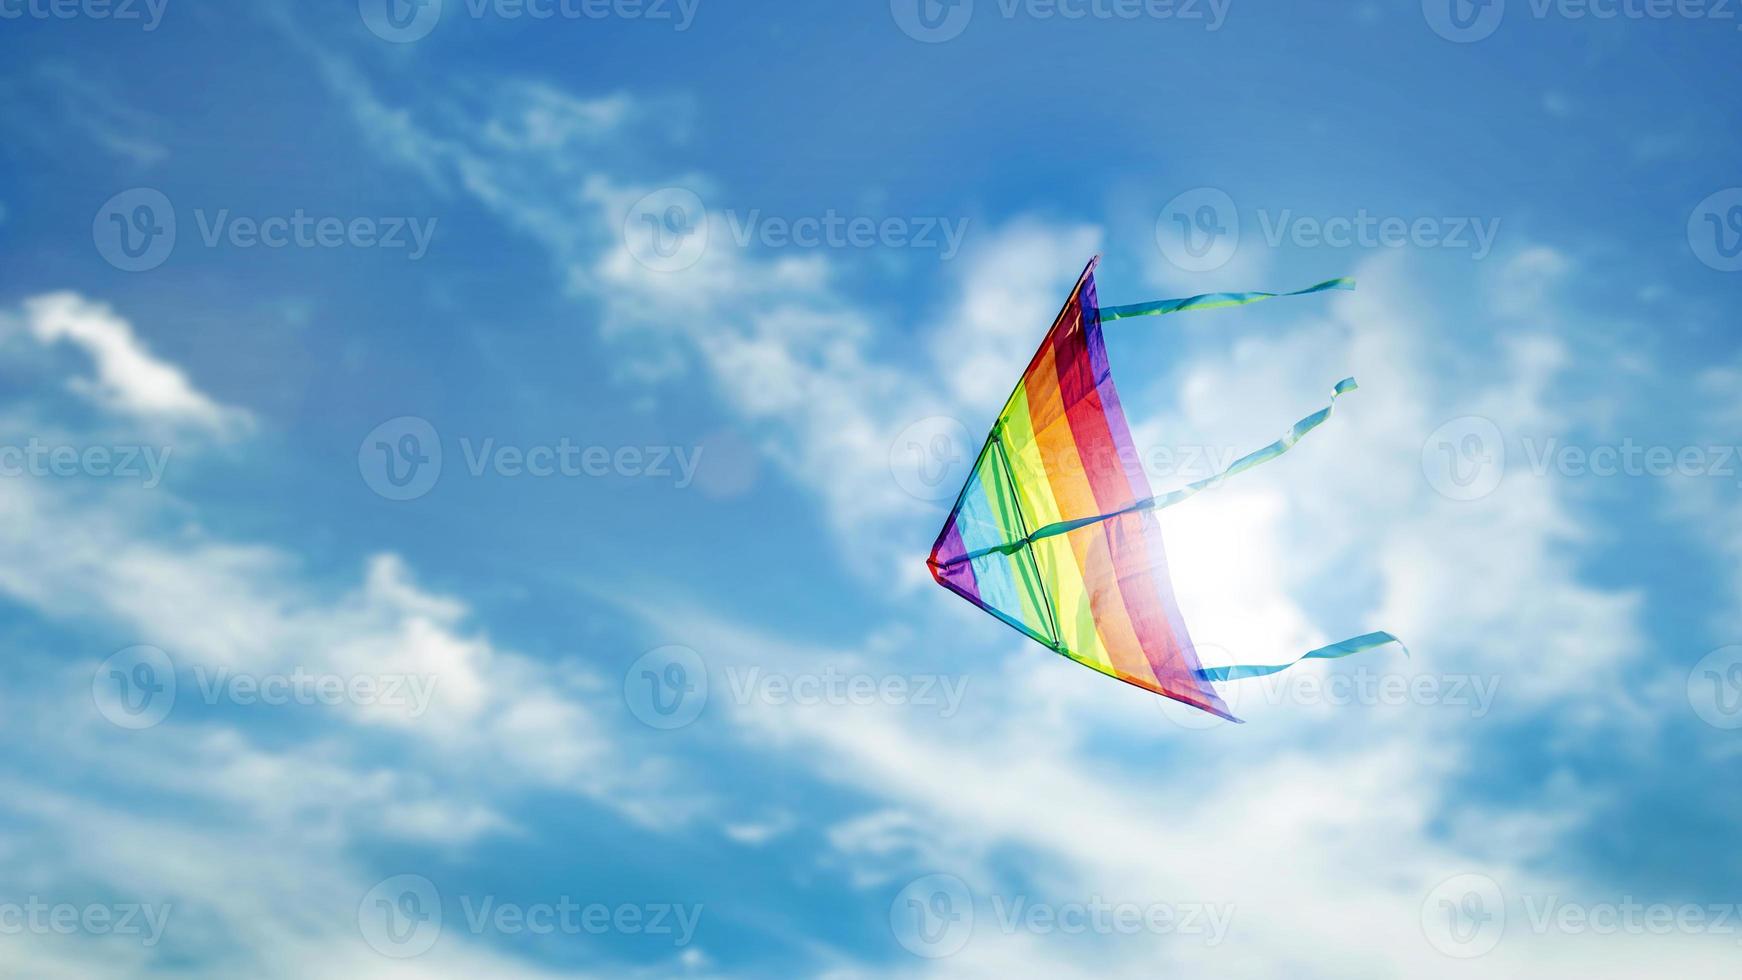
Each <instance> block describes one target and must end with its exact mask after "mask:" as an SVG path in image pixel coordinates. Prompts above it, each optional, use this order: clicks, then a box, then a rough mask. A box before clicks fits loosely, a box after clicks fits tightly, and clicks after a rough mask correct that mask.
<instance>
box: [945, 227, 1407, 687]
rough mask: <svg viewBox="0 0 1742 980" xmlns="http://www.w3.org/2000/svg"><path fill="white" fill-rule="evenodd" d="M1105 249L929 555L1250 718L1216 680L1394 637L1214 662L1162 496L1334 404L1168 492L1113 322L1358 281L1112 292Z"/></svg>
mask: <svg viewBox="0 0 1742 980" xmlns="http://www.w3.org/2000/svg"><path fill="white" fill-rule="evenodd" d="M1099 261H1100V259H1099V258H1098V257H1097V258H1096V259H1093V260H1091V261H1090V262H1089V265H1088V268H1086V269H1084V270H1083V274H1082V276H1081V277H1080V278H1079V279H1078V280H1077V285H1076V288H1074V289H1072V290H1071V295H1070V299H1069V300H1067V301H1066V302H1065V306H1064V309H1063V310H1061V311H1060V312H1059V315H1058V318H1057V319H1056V320H1055V321H1054V322H1053V326H1052V330H1051V331H1049V332H1048V334H1047V336H1046V339H1045V340H1044V341H1043V342H1042V343H1041V345H1040V350H1038V351H1036V352H1035V355H1034V359H1033V360H1032V361H1030V362H1029V365H1028V369H1027V371H1025V372H1024V373H1023V376H1022V379H1021V381H1020V382H1018V384H1017V385H1016V390H1015V391H1014V392H1012V393H1011V395H1010V399H1009V401H1007V402H1006V403H1005V405H1004V409H1003V411H1001V412H999V413H998V420H997V422H996V423H994V424H993V426H992V431H991V432H990V433H989V434H988V435H987V437H986V444H985V446H984V447H982V448H981V450H980V454H979V456H978V458H977V459H976V460H975V463H974V469H973V471H972V472H971V473H970V474H969V475H968V482H967V483H966V484H965V485H964V486H963V487H962V492H961V494H960V495H959V496H958V497H957V498H956V504H955V506H954V507H953V508H952V509H951V511H950V516H949V520H947V521H946V522H945V523H944V528H943V531H942V532H941V533H940V534H939V535H938V539H937V543H936V544H934V545H933V546H932V552H931V557H930V558H929V559H927V565H928V567H930V569H931V572H932V577H933V578H935V579H936V580H937V582H938V584H940V585H942V586H944V587H945V588H947V589H949V590H950V591H952V592H955V593H956V594H957V595H960V596H961V597H962V598H964V599H967V600H968V601H969V602H972V603H973V604H975V605H976V606H979V607H980V608H981V609H984V610H985V611H986V612H988V613H990V614H992V615H993V616H995V617H997V618H998V619H1000V620H1003V621H1004V622H1005V623H1007V624H1009V625H1010V626H1012V627H1014V628H1016V629H1017V630H1019V631H1021V632H1022V633H1023V634H1024V635H1026V636H1028V637H1029V638H1030V639H1033V640H1034V641H1035V642H1037V643H1040V644H1042V645H1044V646H1046V647H1047V648H1048V649H1051V650H1053V651H1055V652H1057V653H1059V654H1062V655H1064V656H1066V657H1069V658H1070V659H1072V660H1075V661H1077V662H1078V663H1080V664H1083V665H1085V666H1087V667H1092V668H1094V669H1095V670H1098V671H1100V672H1101V673H1103V674H1107V675H1109V676H1111V677H1117V678H1118V679H1120V680H1122V681H1125V682H1126V683H1129V684H1135V685H1136V686H1138V687H1141V688H1144V689H1145V690H1149V691H1153V692H1155V693H1157V694H1161V695H1165V696H1167V697H1170V698H1173V699H1174V700H1177V701H1181V702H1184V703H1186V704H1189V705H1192V706H1193V707H1196V708H1201V709H1203V710H1204V711H1208V712H1211V713H1212V714H1216V715H1219V716H1221V717H1223V718H1226V719H1228V720H1229V721H1239V719H1238V718H1235V717H1234V716H1233V715H1232V714H1230V713H1229V711H1228V706H1227V705H1226V704H1225V703H1224V702H1223V700H1222V698H1221V696H1220V695H1219V694H1217V692H1216V689H1215V687H1214V686H1213V685H1214V684H1215V683H1221V682H1228V681H1239V680H1245V679H1249V678H1253V677H1262V676H1265V675H1267V674H1273V673H1276V672H1278V671H1281V670H1285V669H1287V668H1288V667H1290V666H1293V664H1294V663H1300V662H1301V661H1305V660H1332V659H1337V658H1340V657H1346V656H1349V655H1350V654H1354V653H1360V652H1362V651H1364V650H1370V649H1373V648H1374V647H1378V646H1383V645H1385V644H1388V643H1397V644H1399V646H1401V643H1400V642H1399V641H1398V639H1397V638H1396V637H1395V636H1392V635H1391V634H1389V633H1368V634H1366V635H1364V636H1358V637H1355V638H1353V639H1349V640H1344V641H1342V642H1341V643H1334V644H1331V645H1330V646H1327V647H1321V648H1320V649H1317V650H1313V651H1311V652H1309V653H1306V654H1303V655H1301V656H1300V657H1297V658H1296V659H1295V660H1294V661H1293V662H1292V663H1288V664H1280V665H1233V666H1220V667H1204V666H1203V665H1202V664H1200V663H1199V661H1198V656H1197V652H1196V650H1195V649H1194V648H1193V646H1192V641H1191V636H1190V635H1189V634H1188V633H1187V631H1186V627H1185V623H1184V621H1183V620H1182V619H1181V618H1180V613H1179V607H1178V604H1177V603H1176V602H1175V600H1174V595H1173V585H1172V582H1171V580H1170V579H1169V577H1168V568H1167V554H1166V552H1165V551H1164V550H1163V548H1162V540H1161V526H1160V524H1159V522H1158V521H1157V519H1156V515H1155V511H1157V510H1159V509H1161V508H1163V507H1170V506H1172V505H1174V504H1177V503H1179V502H1181V501H1183V500H1186V499H1187V498H1189V497H1191V496H1193V495H1194V494H1196V493H1198V492H1200V491H1202V490H1204V489H1207V488H1210V487H1214V486H1217V485H1218V484H1220V482H1221V481H1223V480H1226V479H1227V478H1229V477H1231V476H1234V475H1236V474H1239V473H1243V472H1245V471H1246V470H1249V469H1251V468H1252V467H1254V466H1257V465H1258V464H1260V463H1264V462H1267V461H1269V460H1272V459H1275V458H1276V457H1278V456H1280V455H1282V454H1283V453H1285V452H1287V451H1288V450H1289V449H1291V448H1293V446H1294V445H1295V443H1297V442H1299V441H1300V440H1301V439H1302V438H1303V437H1305V436H1306V434H1307V433H1309V432H1311V431H1312V430H1314V429H1316V428H1318V427H1319V426H1320V425H1321V424H1323V423H1324V422H1325V420H1326V419H1328V418H1330V416H1331V411H1332V408H1333V407H1334V406H1335V404H1336V400H1337V398H1338V397H1340V396H1342V395H1344V394H1347V393H1348V392H1351V391H1354V390H1355V388H1356V385H1355V379H1354V378H1346V379H1344V380H1343V381H1341V382H1339V383H1338V384H1337V385H1336V386H1335V387H1334V388H1333V390H1332V394H1331V401H1330V403H1329V404H1327V405H1326V406H1325V407H1324V408H1322V409H1320V410H1319V411H1317V412H1315V413H1313V414H1312V415H1309V416H1307V417H1306V418H1304V419H1302V420H1300V421H1299V422H1297V423H1295V424H1294V426H1293V427H1292V428H1291V429H1289V431H1288V432H1287V433H1286V434H1285V435H1284V436H1283V437H1282V438H1281V439H1278V440H1277V441H1276V442H1273V443H1271V444H1270V445H1268V446H1265V447H1264V448H1262V449H1259V450H1257V451H1256V452H1252V453H1248V454H1247V455H1245V456H1243V457H1241V458H1240V459H1238V460H1236V461H1234V463H1232V464H1231V465H1229V466H1228V468H1227V469H1225V470H1223V471H1222V472H1220V473H1217V474H1215V475H1213V476H1210V477H1208V478H1206V479H1203V480H1198V481H1196V482H1194V483H1190V484H1187V485H1186V486H1183V487H1180V488H1179V489H1177V490H1173V491H1171V492H1169V493H1166V494H1162V495H1160V496H1155V495H1153V493H1152V491H1151V489H1150V486H1149V480H1148V478H1147V477H1146V476H1145V475H1144V472H1143V468H1142V466H1141V464H1140V462H1139V460H1140V457H1139V455H1138V452H1137V449H1136V447H1135V446H1134V445H1133V444H1132V440H1131V430H1130V427H1129V426H1128V425H1127V424H1126V421H1125V411H1124V409H1123V408H1121V407H1120V404H1119V395H1118V392H1116V391H1115V390H1114V388H1113V378H1112V375H1111V373H1110V371H1109V369H1108V365H1107V351H1106V347H1105V346H1104V345H1103V343H1102V338H1101V324H1102V323H1104V322H1107V321H1110V320H1120V319H1125V318H1128V317H1139V316H1158V315H1162V314H1167V313H1182V312H1186V311H1190V310H1209V309H1217V308H1219V307H1227V306H1242V305H1245V304H1248V303H1255V302H1258V301H1260V300H1267V299H1274V298H1277V297H1278V296H1279V295H1286V296H1303V295H1307V294H1309V293H1319V292H1324V291H1326V290H1332V289H1353V288H1354V286H1355V284H1354V281H1353V280H1350V279H1333V280H1331V281H1329V282H1324V283H1320V284H1318V285H1316V286H1313V287H1310V288H1308V289H1303V290H1300V291H1299V292H1295V293H1284V294H1277V293H1212V294H1209V295H1204V296H1193V297H1190V298H1187V299H1171V300H1160V301H1157V302H1153V303H1140V304H1136V305H1133V306H1115V307H1105V308H1103V307H1101V306H1100V305H1099V304H1098V302H1097V300H1096V295H1095V266H1096V264H1097V263H1098V262H1099Z"/></svg>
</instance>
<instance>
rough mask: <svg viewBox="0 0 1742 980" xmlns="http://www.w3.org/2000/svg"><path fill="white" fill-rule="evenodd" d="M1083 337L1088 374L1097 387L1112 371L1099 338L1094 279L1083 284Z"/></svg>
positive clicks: (1090, 277) (1099, 321)
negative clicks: (1086, 353) (1087, 347)
mask: <svg viewBox="0 0 1742 980" xmlns="http://www.w3.org/2000/svg"><path fill="white" fill-rule="evenodd" d="M1083 336H1084V337H1085V338H1086V340H1087V343H1088V346H1089V373H1091V374H1093V375H1094V376H1095V383H1096V384H1097V385H1098V384H1100V383H1101V382H1103V381H1106V380H1107V376H1108V375H1109V374H1111V373H1112V370H1111V369H1110V368H1109V367H1108V366H1107V345H1106V343H1105V342H1104V341H1103V340H1102V338H1101V304H1100V302H1099V301H1098V300H1096V298H1095V277H1094V275H1093V274H1091V275H1090V276H1089V278H1088V281H1087V282H1084V283H1083Z"/></svg>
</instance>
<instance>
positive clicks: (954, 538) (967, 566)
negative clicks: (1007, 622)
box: [937, 520, 980, 602]
mask: <svg viewBox="0 0 1742 980" xmlns="http://www.w3.org/2000/svg"><path fill="white" fill-rule="evenodd" d="M967 553H968V549H967V548H966V547H965V546H963V544H962V529H961V528H959V527H957V526H956V522H955V521H953V520H952V521H950V527H949V530H948V531H947V532H945V534H944V539H943V546H942V547H941V548H939V549H938V552H937V555H938V561H940V562H948V561H953V560H955V559H956V558H959V557H961V556H962V555H965V554H967ZM944 576H945V577H946V578H948V579H949V580H950V582H951V584H953V585H955V586H956V588H958V589H961V590H962V592H963V594H964V595H965V596H966V597H967V598H970V599H972V600H974V601H975V602H978V601H979V600H980V583H979V581H978V580H977V579H976V578H975V577H974V563H973V562H971V561H965V562H962V563H961V564H960V565H957V566H955V567H953V568H951V569H949V570H948V571H947V572H945V573H944Z"/></svg>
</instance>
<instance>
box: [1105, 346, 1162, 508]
mask: <svg viewBox="0 0 1742 980" xmlns="http://www.w3.org/2000/svg"><path fill="white" fill-rule="evenodd" d="M1097 333H1098V331H1097ZM1102 356H1103V357H1104V356H1106V355H1105V352H1103V354H1102ZM1099 390H1100V392H1101V407H1102V408H1104V409H1105V410H1106V412H1107V429H1108V431H1109V432H1110V433H1111V434H1112V436H1113V448H1114V449H1116V450H1117V451H1118V453H1119V462H1120V464H1121V465H1123V467H1124V469H1125V481H1126V482H1127V483H1129V484H1131V499H1132V500H1143V499H1145V498H1147V497H1152V496H1154V494H1153V493H1151V492H1150V490H1149V477H1148V476H1147V475H1145V474H1144V472H1143V460H1142V459H1141V458H1139V457H1138V455H1137V443H1136V442H1135V441H1134V440H1133V439H1132V438H1131V426H1130V424H1129V423H1128V422H1126V420H1125V407H1124V406H1123V405H1121V404H1120V403H1119V392H1118V391H1116V390H1115V389H1114V388H1113V385H1112V384H1111V383H1109V384H1104V385H1101V387H1100V389H1099Z"/></svg>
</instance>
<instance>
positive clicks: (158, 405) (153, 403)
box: [24, 292, 253, 436]
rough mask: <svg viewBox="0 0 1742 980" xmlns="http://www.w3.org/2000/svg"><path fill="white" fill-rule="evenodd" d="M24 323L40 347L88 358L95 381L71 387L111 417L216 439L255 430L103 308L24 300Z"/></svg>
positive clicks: (58, 297)
mask: <svg viewBox="0 0 1742 980" xmlns="http://www.w3.org/2000/svg"><path fill="white" fill-rule="evenodd" d="M24 318H25V322H26V324H27V325H28V328H29V331H30V334H31V336H33V337H34V338H35V339H36V340H37V341H38V342H39V343H42V344H44V345H52V344H57V343H61V342H63V341H64V342H66V343H69V344H72V345H73V346H75V347H77V348H78V349H80V350H81V351H83V352H84V353H85V355H86V356H87V357H89V358H90V361H91V366H92V368H93V369H94V371H95V376H94V377H80V378H75V379H73V380H72V381H71V382H69V386H70V387H71V388H72V389H73V390H74V391H76V392H78V393H79V394H81V395H83V396H85V397H86V398H88V399H90V400H91V401H93V402H95V403H97V404H98V405H101V406H102V407H104V408H106V409H108V410H110V411H113V412H117V413H120V414H122V415H126V416H130V417H132V418H135V419H138V420H141V421H144V422H147V423H168V424H170V425H173V426H180V427H187V428H192V429H196V430H200V431H204V432H207V433H210V434H214V435H218V436H234V435H240V434H243V433H245V432H246V431H247V430H248V429H249V428H250V427H251V426H252V424H253V423H252V419H251V418H250V416H249V415H248V413H247V412H246V411H243V410H242V409H238V408H232V407H229V406H224V405H220V404H218V403H217V402H216V401H214V400H213V399H212V398H211V397H210V396H208V395H206V394H205V393H203V392H201V391H199V390H198V389H197V388H195V387H194V386H193V384H192V382H190V381H189V380H188V377H187V374H186V373H185V372H184V371H182V369H181V368H179V367H177V366H175V365H173V364H170V363H168V362H166V361H163V360H161V359H159V358H158V357H156V356H154V355H153V354H152V353H151V351H150V350H149V349H147V348H146V346H145V344H144V342H143V341H141V340H140V339H139V337H138V336H137V335H136V334H135V333H134V331H133V327H132V325H131V324H129V323H128V322H127V321H126V320H124V319H122V318H121V317H119V316H117V315H116V314H115V311H114V310H112V309H110V308H109V307H108V306H107V305H105V304H102V303H97V302H93V301H91V300H88V299H85V298H84V297H81V296H79V295H77V294H76V293H70V292H61V293H50V294H48V295H45V296H37V297H34V298H32V299H28V300H26V301H25V302H24Z"/></svg>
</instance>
